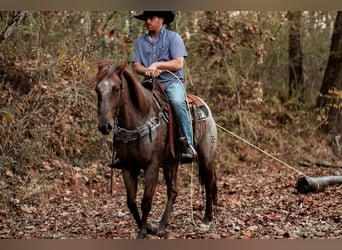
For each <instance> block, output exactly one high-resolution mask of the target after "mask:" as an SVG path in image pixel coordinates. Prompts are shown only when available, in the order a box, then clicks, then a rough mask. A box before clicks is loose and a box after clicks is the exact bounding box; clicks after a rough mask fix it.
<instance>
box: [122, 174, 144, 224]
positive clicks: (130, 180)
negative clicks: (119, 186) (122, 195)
mask: <svg viewBox="0 0 342 250" xmlns="http://www.w3.org/2000/svg"><path fill="white" fill-rule="evenodd" d="M122 176H123V179H124V183H125V187H126V194H127V207H128V209H129V211H130V212H131V214H132V215H133V218H134V220H135V222H136V223H137V225H138V228H139V229H141V218H140V215H139V212H138V208H137V203H136V196H137V187H138V173H135V172H131V171H128V170H127V169H125V168H124V169H122Z"/></svg>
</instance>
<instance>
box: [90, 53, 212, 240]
mask: <svg viewBox="0 0 342 250" xmlns="http://www.w3.org/2000/svg"><path fill="white" fill-rule="evenodd" d="M126 65H127V63H122V64H120V65H118V66H116V65H114V64H113V63H111V62H110V61H109V60H105V59H102V60H100V61H99V62H98V72H97V75H96V81H97V84H96V92H97V96H98V115H99V124H98V128H99V130H100V131H101V133H102V134H109V133H110V132H111V131H112V130H114V138H113V143H114V149H115V150H116V153H117V157H118V158H119V159H120V166H121V167H120V168H121V171H122V176H123V179H124V183H125V188H126V192H127V206H128V208H129V210H130V212H131V214H132V215H133V217H134V220H135V221H136V223H137V225H138V228H139V231H138V235H137V238H140V239H141V238H145V237H146V236H147V233H151V234H157V235H158V236H163V235H164V233H165V228H166V226H167V224H168V221H169V217H170V214H171V212H172V208H173V204H174V202H175V199H176V196H177V193H178V190H177V170H178V166H179V165H180V153H181V149H182V147H181V143H179V141H178V139H175V140H174V142H173V138H172V137H173V136H171V137H170V136H169V135H170V134H171V135H174V136H175V138H179V137H177V136H178V135H179V132H177V131H178V129H175V130H174V132H172V131H173V129H172V127H171V126H170V120H171V118H172V116H171V115H168V113H167V112H166V110H167V107H168V106H167V105H166V104H165V103H163V102H161V103H160V102H158V101H156V98H155V96H156V95H155V92H156V90H155V89H156V87H155V86H157V84H156V83H154V84H153V86H154V87H153V89H151V88H146V87H145V86H144V85H143V84H141V83H140V82H139V81H138V80H137V78H136V77H135V75H134V74H132V73H131V72H130V71H128V70H127V69H126ZM193 97H194V96H193ZM196 100H197V102H199V103H201V106H200V105H194V106H193V108H192V109H193V110H196V112H192V116H193V127H194V130H193V131H194V143H195V149H196V151H197V153H198V159H197V161H198V173H199V180H200V184H201V186H204V190H205V198H206V202H205V203H206V207H205V214H204V218H203V220H202V224H201V226H203V227H204V228H206V229H208V228H209V222H210V221H211V220H212V218H213V205H215V204H216V202H217V186H216V173H215V165H214V159H215V154H216V144H217V128H216V123H215V121H214V119H213V117H212V115H211V111H210V109H209V107H208V106H207V104H205V103H204V102H203V100H201V99H200V98H198V97H196ZM194 107H196V108H194ZM160 167H161V168H162V169H163V174H164V179H165V183H166V187H167V203H166V207H165V210H164V213H163V216H162V218H161V220H160V221H159V226H157V227H153V226H152V224H150V223H147V219H148V215H149V213H150V210H151V206H152V198H153V195H154V193H155V188H156V185H157V182H158V173H159V168H160ZM141 171H143V174H144V194H143V197H142V200H141V213H142V215H141V216H140V214H139V211H138V208H137V203H136V196H137V188H138V186H137V184H138V177H139V173H140V172H141Z"/></svg>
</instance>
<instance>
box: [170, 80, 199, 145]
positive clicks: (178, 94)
mask: <svg viewBox="0 0 342 250" xmlns="http://www.w3.org/2000/svg"><path fill="white" fill-rule="evenodd" d="M165 92H166V95H167V96H168V98H169V100H170V102H171V105H172V108H173V112H174V114H175V116H176V120H177V123H178V125H179V126H180V128H181V130H182V132H183V133H184V136H185V138H186V140H187V141H188V143H189V144H191V145H193V140H192V125H191V119H190V114H189V110H188V108H187V105H186V102H185V95H186V93H185V88H184V84H182V83H180V82H173V83H171V84H169V85H168V86H167V87H166V88H165Z"/></svg>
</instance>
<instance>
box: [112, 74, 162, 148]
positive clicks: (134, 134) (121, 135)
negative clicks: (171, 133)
mask: <svg viewBox="0 0 342 250" xmlns="http://www.w3.org/2000/svg"><path fill="white" fill-rule="evenodd" d="M121 77H122V75H121ZM121 82H122V80H121ZM120 86H121V93H122V91H123V88H122V83H121V85H120ZM120 99H121V94H120V97H119V103H120ZM164 108H165V104H163V105H162V106H161V107H160V109H159V113H158V116H155V117H152V118H151V119H150V120H148V121H146V122H145V124H144V125H143V126H140V127H137V128H136V129H134V130H129V129H125V128H121V127H119V126H118V123H119V121H118V115H119V112H120V109H117V112H116V115H115V120H114V135H115V136H114V140H115V141H116V142H122V143H125V144H126V143H128V142H131V141H135V140H138V139H139V138H140V137H143V136H145V135H149V136H150V140H151V141H152V132H153V131H154V130H156V129H157V128H158V127H159V126H160V118H162V116H163V110H164Z"/></svg>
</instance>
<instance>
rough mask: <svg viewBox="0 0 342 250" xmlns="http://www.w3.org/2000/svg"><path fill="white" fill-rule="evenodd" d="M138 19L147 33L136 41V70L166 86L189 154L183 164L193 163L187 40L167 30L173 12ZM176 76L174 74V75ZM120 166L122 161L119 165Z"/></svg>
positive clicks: (182, 157) (146, 77) (150, 13)
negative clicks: (185, 66) (187, 79)
mask: <svg viewBox="0 0 342 250" xmlns="http://www.w3.org/2000/svg"><path fill="white" fill-rule="evenodd" d="M134 17H135V18H137V19H139V20H143V21H144V22H145V27H146V29H147V33H146V34H144V35H141V36H140V37H138V39H137V40H136V41H135V47H134V53H133V59H132V62H133V69H134V71H135V72H136V73H137V74H139V75H143V76H144V77H145V80H146V79H152V78H154V81H155V82H158V83H161V84H163V85H164V90H165V93H166V95H167V96H168V99H169V101H170V104H171V106H172V109H173V113H174V116H175V119H176V122H177V124H178V126H179V128H180V129H181V133H182V134H183V136H184V137H185V138H184V137H183V138H182V139H183V140H182V141H183V142H184V145H185V152H183V153H182V156H181V161H182V163H191V162H192V161H193V158H194V154H195V153H196V152H195V149H194V147H193V145H194V144H193V136H192V125H191V118H190V114H189V111H188V108H187V105H186V101H185V98H186V91H185V86H184V73H183V65H184V58H185V57H186V56H187V52H186V49H185V45H184V42H183V39H182V38H181V37H180V35H179V34H178V33H176V32H174V31H171V30H168V29H166V28H165V27H164V25H165V24H170V23H171V22H173V20H174V18H175V14H174V12H172V11H144V12H143V13H142V14H140V15H135V16H134ZM170 72H172V73H170ZM115 165H119V160H118V159H117V160H116V161H115Z"/></svg>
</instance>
